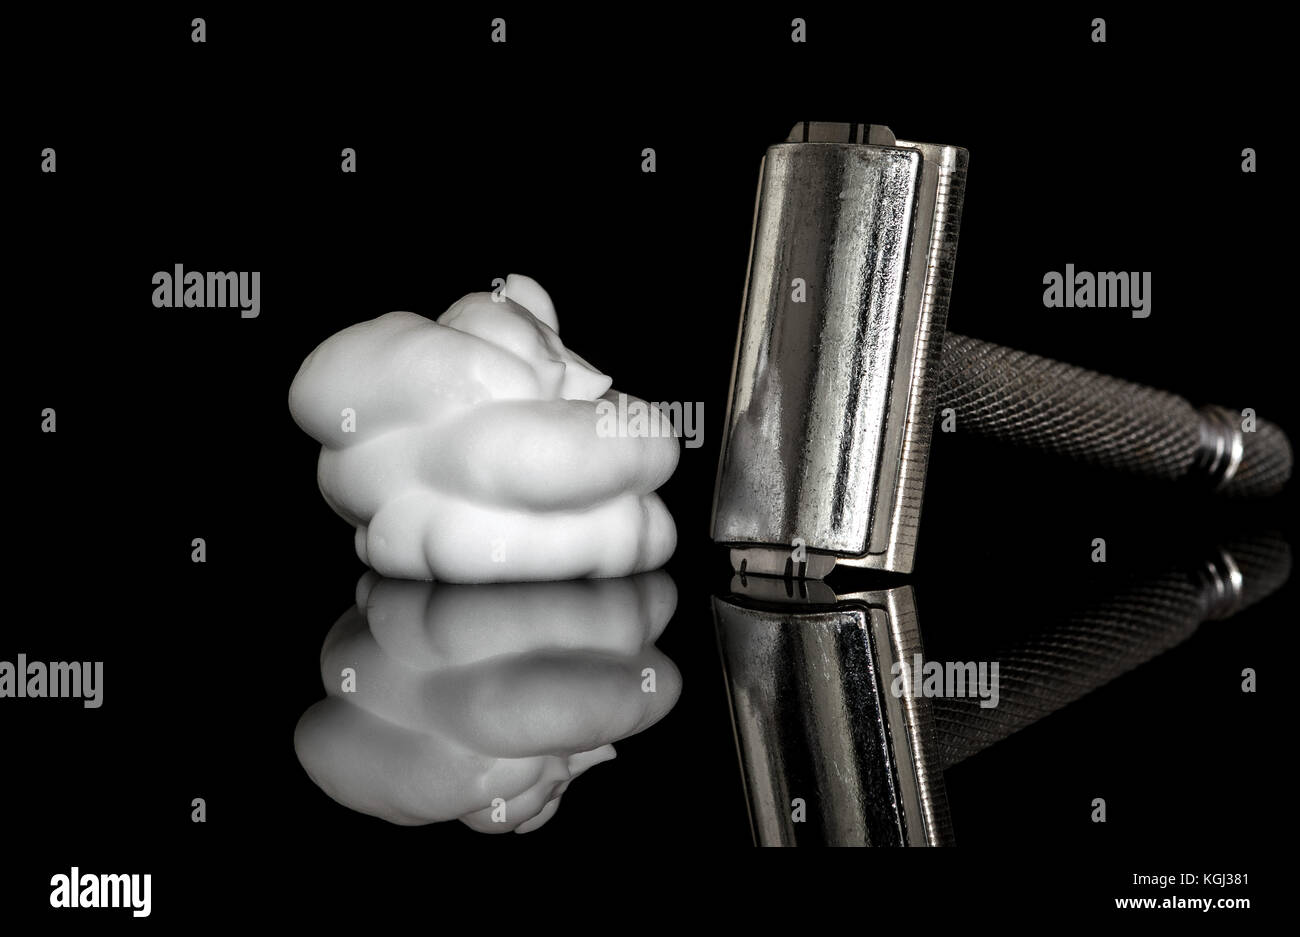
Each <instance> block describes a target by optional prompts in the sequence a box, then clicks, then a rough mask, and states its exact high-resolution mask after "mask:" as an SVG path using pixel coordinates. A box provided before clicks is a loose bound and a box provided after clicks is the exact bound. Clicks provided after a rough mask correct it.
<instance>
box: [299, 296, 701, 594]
mask: <svg viewBox="0 0 1300 937" xmlns="http://www.w3.org/2000/svg"><path fill="white" fill-rule="evenodd" d="M557 329H558V322H557V320H556V318H555V309H554V307H553V306H552V304H551V301H550V299H549V297H548V296H547V295H546V293H545V292H544V291H543V290H542V288H541V287H540V286H538V285H537V283H535V282H534V281H533V280H530V279H528V278H527V277H520V276H515V275H511V276H510V277H509V279H507V281H506V285H505V287H504V288H503V289H502V290H501V294H500V296H494V295H493V294H491V293H471V294H470V295H469V296H466V297H465V298H463V299H461V300H459V301H458V302H456V303H455V304H454V305H453V306H452V307H451V308H450V309H448V310H447V311H446V312H445V313H443V314H442V316H441V317H439V319H438V321H437V322H432V321H430V320H429V319H426V318H424V317H423V316H418V315H416V314H414V313H410V312H390V313H388V314H387V315H383V316H380V317H379V318H377V319H372V320H370V321H369V322H362V323H360V324H358V325H354V326H351V327H350V328H346V329H344V330H343V331H341V332H339V333H337V334H336V335H333V336H331V337H330V338H328V339H326V340H325V341H324V342H322V343H321V344H320V345H319V346H318V347H317V348H316V350H315V351H313V352H312V353H311V354H310V355H309V356H308V357H307V360H306V361H304V362H303V364H302V367H301V368H300V369H299V370H298V375H297V377H295V378H294V381H293V386H292V387H291V388H290V390H289V409H290V411H291V412H292V414H293V418H294V420H296V421H297V423H298V425H299V426H301V427H302V428H303V429H304V430H305V431H306V432H307V433H309V434H310V435H311V436H312V437H313V438H315V439H316V440H318V441H319V442H321V443H322V445H323V448H322V449H321V456H320V462H319V465H318V468H317V480H318V481H319V483H320V488H321V493H322V494H324V496H325V500H326V501H328V502H329V504H330V506H331V507H333V508H334V510H335V511H337V512H338V513H339V514H340V515H341V516H342V517H344V518H345V519H346V520H348V521H349V522H350V523H352V524H353V525H355V526H356V528H357V535H356V548H357V553H358V555H359V556H360V557H361V559H362V560H363V561H364V562H365V563H367V564H368V565H370V566H371V567H373V568H374V569H375V570H377V571H378V572H380V573H382V574H383V575H385V576H395V577H401V578H408V579H442V580H447V581H453V582H499V581H508V580H533V579H571V578H580V577H586V576H601V577H604V576H623V575H628V574H630V573H634V572H641V571H644V570H647V569H655V568H657V567H658V566H660V565H662V564H663V563H664V562H665V561H666V560H667V559H668V557H669V556H671V555H672V551H673V548H674V547H675V546H676V542H677V531H676V528H675V527H674V526H673V521H672V518H671V517H670V516H669V514H668V511H667V509H666V508H665V507H664V505H663V502H662V501H661V500H660V499H659V497H658V495H656V494H654V491H655V489H656V488H658V487H659V486H660V485H662V484H663V483H664V482H665V481H667V479H668V477H669V476H670V475H672V473H673V469H675V468H676V467H677V458H678V444H677V441H676V440H675V439H671V438H662V437H649V438H635V437H617V438H608V437H607V436H602V435H600V434H599V433H598V432H597V426H598V423H599V415H598V412H597V403H596V401H597V400H600V399H606V400H609V399H616V397H617V392H615V391H611V390H610V379H609V378H608V377H606V376H605V375H603V374H600V373H599V372H597V371H596V370H595V369H593V368H592V367H591V365H589V364H587V363H586V362H585V361H583V360H582V359H581V358H579V357H578V356H577V355H575V354H573V353H572V352H570V351H569V350H568V349H566V348H565V347H564V345H563V343H561V341H560V337H559V334H558V331H557Z"/></svg>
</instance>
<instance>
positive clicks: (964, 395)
mask: <svg viewBox="0 0 1300 937" xmlns="http://www.w3.org/2000/svg"><path fill="white" fill-rule="evenodd" d="M946 410H951V413H950V414H946V413H945V411H946ZM938 416H939V420H940V425H941V426H942V425H943V422H942V421H943V420H944V419H945V417H946V416H951V417H952V418H953V419H954V421H955V424H956V430H957V432H959V433H966V432H969V433H972V434H975V435H977V436H985V437H988V438H991V439H997V440H1000V441H1003V442H1010V443H1017V444H1020V445H1024V446H1029V447H1031V448H1035V449H1040V450H1043V451H1045V452H1050V453H1053V454H1056V455H1064V456H1067V457H1070V458H1075V459H1078V460H1080V461H1082V462H1087V463H1090V464H1093V465H1098V466H1102V467H1105V468H1112V469H1119V470H1123V471H1128V472H1133V473H1136V474H1140V475H1146V476H1149V477H1152V478H1158V479H1165V480H1169V481H1175V480H1178V479H1183V478H1189V477H1196V476H1203V477H1205V478H1206V479H1207V480H1208V481H1209V482H1210V483H1211V484H1213V485H1215V486H1216V487H1218V489H1219V490H1220V491H1221V492H1222V493H1223V494H1226V495H1241V496H1248V497H1262V496H1266V495H1271V494H1275V493H1277V492H1278V491H1280V490H1281V489H1282V486H1283V485H1285V484H1286V481H1287V479H1289V478H1290V477H1291V447H1290V445H1289V444H1288V442H1287V438H1286V435H1285V434H1284V433H1283V432H1282V431H1281V430H1280V429H1279V428H1278V427H1277V426H1276V425H1275V424H1273V423H1270V422H1268V421H1267V420H1252V419H1250V418H1249V417H1248V416H1247V415H1243V414H1242V413H1235V412H1233V411H1231V410H1226V409H1224V408H1221V407H1206V408H1203V409H1201V410H1197V409H1195V408H1194V407H1193V406H1192V405H1191V404H1190V403H1188V402H1187V401H1186V400H1184V399H1183V398H1182V397H1179V396H1177V395H1175V394H1171V393H1167V392H1165V391H1160V390H1155V389H1153V388H1150V387H1145V386H1143V385H1141V384H1133V383H1130V382H1128V381H1124V380H1120V379H1119V378H1115V377H1109V376H1107V375H1105V374H1098V373H1097V372H1095V371H1089V370H1087V369H1086V368H1080V367H1075V366H1074V365H1070V364H1064V363H1062V362H1060V361H1052V360H1050V359H1048V358H1040V357H1039V356H1037V355H1031V354H1027V353H1025V352H1023V351H1014V350H1012V349H1010V348H1004V347H1002V346H1000V345H994V344H991V343H989V342H983V341H980V340H979V339H975V338H967V337H966V336H964V335H956V334H953V333H951V332H950V333H948V335H946V336H945V337H944V340H943V370H942V377H941V378H940V380H939V403H938Z"/></svg>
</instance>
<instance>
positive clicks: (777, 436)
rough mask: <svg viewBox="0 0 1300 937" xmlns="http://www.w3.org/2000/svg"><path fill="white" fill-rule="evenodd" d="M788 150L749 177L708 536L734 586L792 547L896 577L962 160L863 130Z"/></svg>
mask: <svg viewBox="0 0 1300 937" xmlns="http://www.w3.org/2000/svg"><path fill="white" fill-rule="evenodd" d="M791 140H792V141H795V142H787V143H783V144H778V145H776V146H773V147H771V148H769V149H768V151H767V156H766V158H765V160H764V163H763V169H762V174H761V181H760V185H759V193H758V198H757V202H756V207H755V220H754V231H753V239H752V244H751V249H750V266H749V274H748V278H747V284H746V295H745V303H744V308H743V311H742V316H741V325H740V334H739V338H738V341H737V348H736V357H735V362H734V366H733V377H732V387H731V396H730V400H729V405H728V416H727V424H726V429H725V435H724V441H723V449H722V457H721V461H720V464H719V471H718V483H717V488H716V490H715V496H714V517H713V530H712V535H713V539H714V540H715V541H717V542H719V543H724V544H727V545H729V546H731V547H732V548H733V550H732V557H733V566H734V568H736V569H739V568H741V566H740V564H741V563H744V564H745V565H746V568H747V569H748V570H749V571H751V572H762V573H768V574H773V575H781V574H782V573H783V571H786V570H787V568H788V567H787V561H786V560H787V557H789V556H790V554H791V551H792V550H793V549H795V548H798V549H799V552H800V553H801V554H802V555H805V556H806V562H807V567H806V568H805V569H804V570H803V572H804V574H805V575H811V576H816V575H818V574H819V572H820V571H822V570H824V571H825V572H829V570H830V569H831V568H832V565H831V564H832V563H833V562H835V561H838V562H844V563H848V564H850V565H859V566H869V567H872V568H879V569H888V570H894V571H900V572H908V571H910V570H911V568H912V561H913V555H914V551H915V545H916V530H917V526H918V524H919V519H920V506H921V493H922V488H923V486H924V480H925V468H926V463H927V460H928V454H929V445H930V434H931V432H932V431H933V409H934V379H935V372H936V369H937V363H938V357H937V356H938V351H939V344H940V342H939V339H940V337H941V336H942V334H943V331H944V325H945V319H946V315H947V298H948V290H949V284H950V282H951V277H952V259H953V254H954V252H955V245H956V233H957V223H958V220H959V217H960V205H961V196H962V192H963V187H964V179H965V165H966V152H965V151H964V150H960V149H958V148H956V147H944V146H932V145H929V144H903V143H897V144H896V143H895V141H894V138H893V134H892V133H890V132H889V130H888V128H884V127H876V126H870V125H850V124H816V123H810V124H799V125H796V126H795V128H794V130H793V131H792V132H791ZM804 141H807V142H804ZM839 141H843V142H839ZM849 141H854V142H849ZM861 141H869V142H861ZM801 284H802V285H801ZM819 555H820V556H822V557H825V558H826V559H823V560H821V561H814V559H813V558H814V557H816V556H819ZM769 571H771V572H770V573H769ZM794 572H795V574H796V575H798V573H799V570H798V569H797V568H796V569H795V570H794ZM821 574H824V573H821Z"/></svg>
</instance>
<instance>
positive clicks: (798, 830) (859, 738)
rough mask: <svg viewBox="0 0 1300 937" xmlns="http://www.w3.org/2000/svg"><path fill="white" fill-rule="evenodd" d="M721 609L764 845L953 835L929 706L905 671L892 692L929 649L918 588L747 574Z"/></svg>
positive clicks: (738, 727)
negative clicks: (833, 585) (842, 591)
mask: <svg viewBox="0 0 1300 937" xmlns="http://www.w3.org/2000/svg"><path fill="white" fill-rule="evenodd" d="M713 607H714V617H715V620H716V623H717V628H718V642H719V647H720V650H721V653H722V658H723V668H724V672H725V675H726V680H727V686H728V690H729V699H730V702H731V712H732V720H733V724H734V726H735V731H736V744H737V748H738V751H739V755H740V761H741V770H742V776H743V779H744V785H745V790H746V795H747V799H748V803H749V810H750V822H751V826H752V828H753V833H754V839H755V841H756V842H757V843H758V844H760V845H765V846H776V845H781V846H791V845H872V846H884V845H893V846H906V845H912V846H924V845H944V844H947V843H949V842H950V841H951V824H950V821H949V818H948V807H947V796H946V794H945V791H944V787H943V775H942V772H941V771H940V770H939V767H938V761H937V757H938V756H937V749H936V747H935V745H934V725H933V719H932V716H931V710H930V700H928V699H925V698H917V696H918V695H919V694H915V695H914V694H913V693H912V692H910V689H911V688H909V686H908V682H909V681H910V670H909V667H908V666H900V668H898V669H899V671H900V675H901V676H902V678H903V681H904V682H903V692H902V694H901V695H895V694H894V692H893V689H892V684H893V682H894V673H893V671H894V668H893V665H894V663H895V662H901V663H902V664H904V665H906V664H909V663H910V661H911V660H912V656H913V655H914V654H920V653H922V648H921V639H920V631H919V629H918V627H917V622H916V613H915V603H914V599H913V594H912V588H911V587H910V586H901V587H898V588H894V589H888V590H882V591H878V592H864V593H855V594H853V595H844V596H838V597H837V596H836V595H835V594H834V593H833V591H832V590H831V589H830V587H829V586H827V585H826V584H824V583H820V582H806V583H796V582H791V581H785V582H781V581H777V580H773V579H766V580H764V579H763V578H761V577H741V576H737V577H735V578H734V579H733V581H732V593H731V595H729V596H727V597H715V598H714V600H713Z"/></svg>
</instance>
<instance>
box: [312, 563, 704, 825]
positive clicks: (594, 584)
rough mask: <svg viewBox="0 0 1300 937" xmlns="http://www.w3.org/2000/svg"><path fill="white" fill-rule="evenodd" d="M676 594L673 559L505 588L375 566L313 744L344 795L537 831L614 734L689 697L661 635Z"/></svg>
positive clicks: (349, 619) (422, 818)
mask: <svg viewBox="0 0 1300 937" xmlns="http://www.w3.org/2000/svg"><path fill="white" fill-rule="evenodd" d="M676 605H677V590H676V587H675V586H674V585H673V581H672V579H671V578H669V576H668V575H667V574H666V573H664V572H653V573H645V574H642V575H640V576H633V577H631V578H627V579H607V580H599V581H570V582H547V583H510V584H504V585H493V586H458V585H442V584H433V583H428V582H412V581H409V580H393V579H382V578H381V577H379V576H377V575H376V574H374V573H367V574H366V575H365V576H363V577H362V579H361V581H360V582H359V583H358V584H357V605H356V606H355V607H354V608H352V609H350V610H349V611H348V612H347V614H345V615H344V616H343V617H342V618H341V619H339V621H338V623H337V624H335V626H334V628H333V629H332V630H331V631H330V633H329V635H328V636H327V637H326V639H325V645H324V647H323V648H322V650H321V676H322V679H323V681H324V684H325V689H326V692H327V693H328V694H329V695H328V696H327V697H326V698H325V699H324V700H322V701H321V702H319V703H316V704H315V705H314V706H312V707H311V708H310V709H308V710H307V712H306V713H304V714H303V717H302V719H301V720H300V721H299V723H298V728H297V730H296V732H295V734H294V746H295V748H296V750H297V753H298V758H299V760H300V761H301V762H302V765H303V768H305V769H306V771H307V773H308V774H309V775H310V776H311V778H312V780H313V781H315V782H316V784H317V785H318V786H320V788H321V789H322V790H324V791H325V793H326V794H328V795H329V796H330V797H332V798H334V800H336V801H338V802H339V803H341V804H343V805H345V806H347V807H350V808H352V809H353V810H358V811H360V812H362V813H366V814H370V815H372V816H377V817H380V818H382V819H385V820H388V821H390V822H392V823H399V824H404V825H413V824H423V823H434V822H439V821H443V820H452V819H460V820H461V821H463V822H464V823H466V824H467V825H469V826H471V827H473V828H474V829H476V830H481V831H483V832H488V833H499V832H506V831H509V830H516V831H518V832H521V833H525V832H528V831H529V830H533V829H536V828H537V827H539V826H541V825H542V824H543V823H545V822H546V821H547V820H548V819H550V817H551V816H552V815H553V814H554V813H555V811H556V809H557V808H558V807H559V800H560V795H561V794H563V793H564V791H565V790H566V789H567V788H568V786H569V783H570V782H571V781H572V780H573V779H574V778H575V777H577V776H578V775H579V774H581V773H582V772H584V771H586V770H587V769H588V768H590V767H592V766H593V765H596V764H599V763H600V762H602V761H607V760H609V759H611V758H613V757H614V748H613V745H612V744H611V743H612V742H615V741H617V740H619V739H622V738H626V737H627V736H630V735H635V734H636V733H638V732H641V731H643V730H645V729H647V728H649V727H650V726H651V725H653V724H654V723H656V722H658V721H659V720H660V719H662V718H663V717H664V716H665V715H666V714H667V713H668V711H669V710H670V709H672V707H673V705H674V704H675V703H676V701H677V697H678V695H679V694H680V693H681V676H680V675H679V674H678V672H677V668H676V667H675V666H674V665H673V663H672V662H671V661H670V660H668V658H666V657H664V656H663V655H662V654H661V653H659V651H657V650H656V649H655V648H654V641H655V639H656V638H658V636H659V634H660V633H661V632H662V631H663V629H664V627H665V626H666V625H667V623H668V620H669V619H670V618H671V617H672V614H673V611H674V609H675V608H676ZM345 673H347V674H350V676H351V682H350V683H348V684H345V682H344V681H345V679H347V677H345ZM647 674H649V675H650V676H647ZM648 679H649V680H650V681H651V683H650V687H651V689H650V690H647V680H648Z"/></svg>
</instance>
